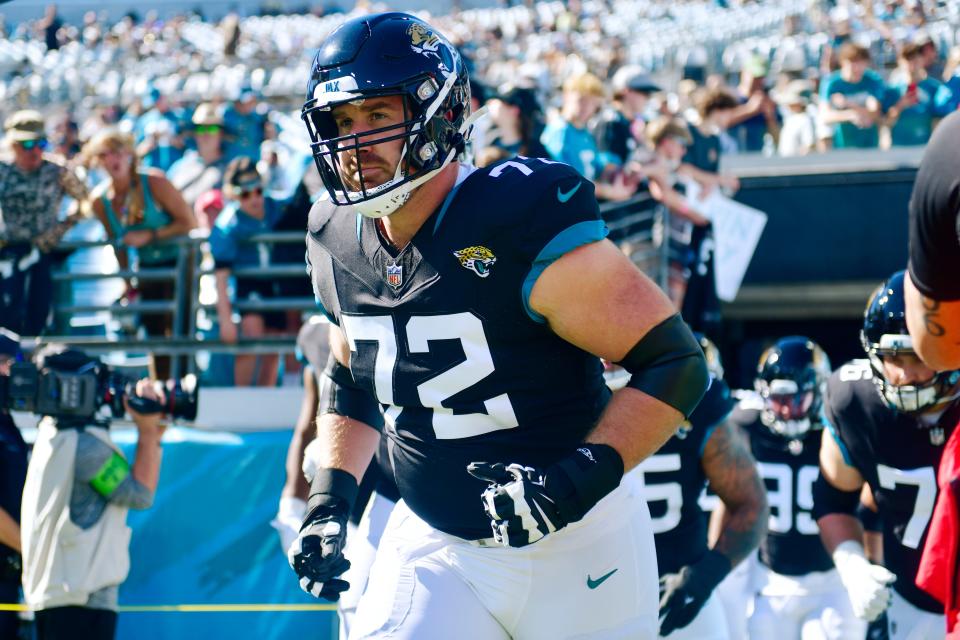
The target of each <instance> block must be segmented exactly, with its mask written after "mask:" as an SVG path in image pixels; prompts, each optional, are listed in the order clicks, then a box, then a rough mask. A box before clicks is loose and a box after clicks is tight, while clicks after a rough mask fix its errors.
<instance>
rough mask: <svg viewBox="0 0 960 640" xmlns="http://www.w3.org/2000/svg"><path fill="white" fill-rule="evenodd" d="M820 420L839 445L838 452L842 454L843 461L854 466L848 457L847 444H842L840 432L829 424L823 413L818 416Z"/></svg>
mask: <svg viewBox="0 0 960 640" xmlns="http://www.w3.org/2000/svg"><path fill="white" fill-rule="evenodd" d="M820 420H821V422H823V425H824V426H825V427H826V428H827V431H829V432H830V435H831V436H833V440H834V442H836V443H837V446H838V447H840V453H842V454H843V461H844V462H846V463H847V464H848V465H850V466H851V467H852V466H854V464H853V460H851V459H850V452H849V451H847V445H845V444H843V440H841V439H840V432H838V431H837V428H836V427H834V426H833V425H832V424H830V421H829V420H827V417H826V416H825V415H822V414H821V416H820Z"/></svg>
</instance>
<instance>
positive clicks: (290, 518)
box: [270, 496, 307, 553]
mask: <svg viewBox="0 0 960 640" xmlns="http://www.w3.org/2000/svg"><path fill="white" fill-rule="evenodd" d="M306 510H307V503H306V502H304V501H303V500H301V499H300V498H295V497H293V496H283V497H281V498H280V504H279V506H278V507H277V515H276V516H275V517H274V519H273V520H271V521H270V526H271V527H273V528H274V529H276V530H277V534H278V535H279V536H280V546H281V547H282V548H283V552H284V553H286V552H287V550H288V549H290V545H292V544H293V541H294V540H296V539H297V535H299V533H300V524H301V523H302V522H303V515H304V512H306Z"/></svg>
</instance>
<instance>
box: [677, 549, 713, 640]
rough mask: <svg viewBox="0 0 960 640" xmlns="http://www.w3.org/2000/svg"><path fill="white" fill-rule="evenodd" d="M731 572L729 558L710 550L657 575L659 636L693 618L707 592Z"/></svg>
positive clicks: (684, 625) (701, 606)
mask: <svg viewBox="0 0 960 640" xmlns="http://www.w3.org/2000/svg"><path fill="white" fill-rule="evenodd" d="M728 573H730V560H728V559H727V557H726V556H724V555H723V554H722V553H720V552H718V551H713V550H710V551H708V552H707V553H706V555H704V557H703V558H701V559H700V560H698V561H697V562H695V563H694V564H692V565H688V566H686V567H683V568H682V569H680V572H679V573H668V574H666V575H664V576H663V577H661V578H660V636H661V637H665V636H668V635H670V634H671V633H673V632H674V631H676V630H677V629H683V628H684V627H686V626H687V625H688V624H690V623H691V622H693V619H694V618H696V617H697V614H698V613H700V609H702V608H703V605H704V604H706V602H707V600H708V599H709V598H710V594H711V593H713V590H714V589H715V588H716V587H717V585H718V584H720V581H721V580H723V578H724V576H726V575H727V574H728Z"/></svg>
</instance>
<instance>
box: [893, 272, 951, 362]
mask: <svg viewBox="0 0 960 640" xmlns="http://www.w3.org/2000/svg"><path fill="white" fill-rule="evenodd" d="M903 290H904V297H905V298H906V305H907V328H908V329H909V330H910V337H911V338H913V348H914V349H915V350H916V352H917V355H919V356H920V357H921V358H922V359H923V361H924V362H926V363H927V364H928V365H929V366H930V368H932V369H936V370H937V371H946V370H950V369H960V300H950V301H940V300H934V299H932V298H928V297H927V296H925V295H923V294H922V293H920V292H919V291H918V290H917V288H916V286H915V285H914V284H913V280H911V279H910V276H909V274H908V275H907V277H906V278H904V281H903Z"/></svg>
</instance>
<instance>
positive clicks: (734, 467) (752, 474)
mask: <svg viewBox="0 0 960 640" xmlns="http://www.w3.org/2000/svg"><path fill="white" fill-rule="evenodd" d="M756 464H757V463H756V461H755V460H754V459H753V455H752V454H751V453H750V446H749V444H748V443H747V442H746V439H745V438H744V437H743V434H741V433H740V432H738V431H737V430H736V428H735V427H734V426H733V425H730V424H728V423H726V422H724V423H721V424H720V425H719V426H718V427H717V428H716V429H714V430H713V432H712V433H711V434H710V436H709V439H708V440H707V442H706V443H705V446H704V449H703V455H702V456H701V465H702V466H703V470H704V473H705V474H706V477H707V480H709V481H710V486H711V487H712V488H713V489H714V491H716V493H717V495H718V496H719V497H720V501H721V502H720V506H719V507H718V509H717V511H719V512H721V513H722V514H723V515H722V516H721V518H722V520H721V522H720V526H719V534H718V535H717V536H716V537H715V538H714V540H715V541H714V542H713V543H712V545H711V548H710V549H709V550H708V551H707V552H706V553H705V554H704V555H703V557H702V558H700V559H699V560H697V561H696V562H695V563H693V564H691V565H688V566H685V567H683V568H682V569H680V571H679V573H674V574H667V575H664V576H663V577H661V578H660V636H661V637H664V636H668V635H670V634H671V633H673V632H674V631H675V630H677V629H682V628H684V627H686V626H687V625H689V624H690V623H691V622H693V620H694V618H696V617H697V614H698V613H700V610H701V609H702V608H703V606H704V605H705V604H706V602H707V600H708V599H709V598H710V594H712V593H713V590H714V589H716V587H717V585H718V584H720V582H721V581H722V580H723V579H724V578H725V577H726V576H727V574H728V573H730V570H731V569H732V568H733V567H735V566H736V565H737V564H738V563H739V562H740V561H741V560H743V559H744V558H746V557H747V556H748V555H749V554H750V553H751V552H752V551H753V550H754V549H756V548H757V546H758V545H759V544H760V541H761V540H762V539H763V536H764V535H765V534H766V531H767V520H769V512H768V510H767V496H766V491H765V489H764V486H763V481H762V480H761V479H760V474H759V473H757V466H756Z"/></svg>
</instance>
